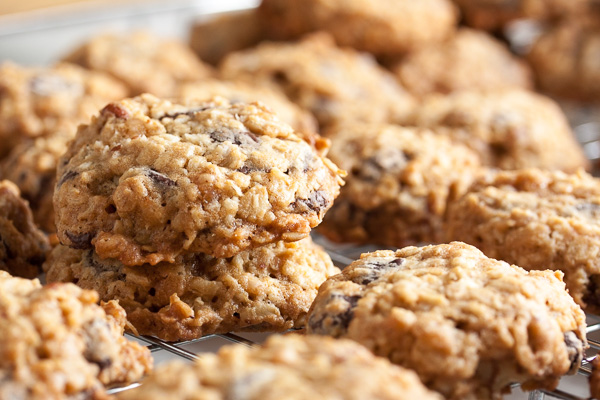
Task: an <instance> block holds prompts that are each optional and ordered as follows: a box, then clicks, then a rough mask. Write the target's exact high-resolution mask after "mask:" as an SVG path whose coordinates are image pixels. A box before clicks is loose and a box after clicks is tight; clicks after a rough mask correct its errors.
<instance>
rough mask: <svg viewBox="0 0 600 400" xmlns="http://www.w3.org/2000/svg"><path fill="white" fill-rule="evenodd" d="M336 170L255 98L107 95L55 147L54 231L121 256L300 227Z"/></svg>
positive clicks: (158, 257)
mask: <svg viewBox="0 0 600 400" xmlns="http://www.w3.org/2000/svg"><path fill="white" fill-rule="evenodd" d="M341 175H342V171H340V170H338V168H337V167H336V166H335V165H333V163H331V161H329V160H328V159H326V158H324V157H321V156H320V155H318V154H317V151H316V150H315V149H314V148H313V147H311V146H310V145H309V144H308V143H306V142H305V141H303V140H302V139H300V137H298V136H297V135H296V134H295V133H294V131H293V129H292V128H290V127H289V125H286V124H284V123H282V122H281V121H280V120H279V119H278V118H277V116H275V115H274V114H273V113H272V112H271V111H270V110H269V109H267V108H266V107H264V106H262V105H261V104H259V103H256V104H245V103H238V104H230V103H229V102H227V101H226V100H224V99H215V101H213V102H198V101H188V102H186V104H175V103H171V102H169V101H166V100H160V99H158V98H156V97H154V96H151V95H143V96H141V97H137V98H134V99H126V100H123V101H121V102H115V103H111V104H109V105H108V106H106V107H105V108H104V109H103V110H102V112H101V113H100V115H98V116H97V117H95V118H94V119H93V120H92V122H91V123H90V124H89V125H87V126H82V127H80V129H79V131H78V133H77V137H76V138H75V140H74V141H73V142H72V143H71V145H70V147H69V150H68V151H67V153H65V155H64V156H63V157H62V158H61V162H60V164H59V168H58V172H57V177H58V182H57V185H56V191H55V194H54V209H55V210H56V225H57V233H58V237H59V239H60V241H61V243H63V244H65V245H68V246H71V247H74V248H92V247H93V248H94V249H95V251H96V253H98V255H99V256H100V257H101V258H117V259H119V260H120V261H121V262H123V263H124V264H125V265H141V264H143V263H150V264H156V263H158V262H160V261H163V260H164V261H167V262H172V261H173V260H174V259H175V257H176V256H177V255H179V254H182V253H185V252H202V253H207V254H210V255H214V256H215V257H231V256H233V255H235V254H237V253H239V252H240V251H243V250H245V249H250V248H254V247H258V246H261V245H265V244H268V243H273V242H276V241H279V240H285V241H295V240H299V239H301V238H303V237H306V236H308V234H309V232H310V229H311V228H312V227H315V226H316V225H317V224H319V223H320V222H321V220H322V218H323V216H324V214H325V212H326V211H327V210H328V209H329V208H330V207H331V204H332V203H333V199H334V198H335V197H336V196H337V195H338V193H339V187H340V184H341Z"/></svg>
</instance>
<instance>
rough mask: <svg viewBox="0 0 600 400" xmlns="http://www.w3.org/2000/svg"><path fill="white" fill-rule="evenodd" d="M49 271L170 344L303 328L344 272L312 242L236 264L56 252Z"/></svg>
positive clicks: (254, 253)
mask: <svg viewBox="0 0 600 400" xmlns="http://www.w3.org/2000/svg"><path fill="white" fill-rule="evenodd" d="M44 269H45V270H46V277H47V280H48V282H73V283H76V284H77V285H79V286H81V287H82V288H85V289H94V290H96V291H98V293H99V294H100V297H101V298H102V299H103V300H105V301H108V300H113V299H114V300H118V301H119V304H120V305H121V306H123V308H125V310H126V311H127V318H128V319H129V321H130V322H131V323H132V324H133V326H134V327H135V328H136V329H137V331H138V332H139V333H140V334H143V335H154V336H158V337H160V338H163V339H165V340H189V339H194V338H198V337H200V336H205V335H209V334H212V333H226V332H230V331H254V332H265V331H267V332H269V331H270V332H273V331H277V332H281V331H285V330H287V329H290V328H301V327H303V326H304V325H305V323H306V313H307V312H308V309H309V308H310V305H311V303H312V301H313V300H314V298H315V296H316V295H317V289H318V288H319V286H320V285H321V283H323V281H325V279H327V278H328V277H330V276H333V275H335V274H337V273H339V272H340V271H339V269H337V268H336V267H334V266H333V264H332V263H331V259H330V258H329V256H328V255H327V253H325V251H323V249H321V248H320V247H318V246H316V245H314V244H313V243H312V241H311V240H310V238H306V239H304V240H301V241H299V242H294V243H285V242H279V243H276V244H272V245H267V246H263V247H260V248H258V249H254V250H250V251H244V252H241V253H239V254H238V255H236V256H234V257H232V258H214V257H210V256H207V255H204V254H188V255H185V256H180V257H178V258H177V259H176V260H175V262H174V263H172V264H169V263H166V262H161V263H158V264H156V265H154V266H151V265H147V264H146V265H141V266H132V267H127V266H124V265H123V264H121V263H119V262H118V261H116V260H111V259H105V260H103V259H101V258H100V257H98V256H97V255H96V254H95V253H94V252H93V251H92V250H76V249H70V248H68V247H65V246H58V247H56V248H55V249H54V250H53V252H52V253H51V255H50V256H49V259H48V262H47V263H46V264H45V266H44Z"/></svg>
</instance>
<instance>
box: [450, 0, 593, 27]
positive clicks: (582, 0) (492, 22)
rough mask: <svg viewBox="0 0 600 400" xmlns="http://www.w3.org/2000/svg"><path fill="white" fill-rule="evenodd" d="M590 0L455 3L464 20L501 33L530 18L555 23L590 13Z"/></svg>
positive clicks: (470, 0)
mask: <svg viewBox="0 0 600 400" xmlns="http://www.w3.org/2000/svg"><path fill="white" fill-rule="evenodd" d="M589 1H590V0H454V2H455V3H456V4H457V5H458V6H459V7H460V10H461V13H462V16H463V19H464V21H465V22H466V23H467V24H468V25H470V26H472V27H474V28H478V29H485V30H489V31H500V30H501V29H502V28H503V27H505V26H506V25H507V24H508V23H510V22H512V21H515V20H517V19H523V18H529V19H537V20H551V19H556V18H562V17H564V16H565V15H571V14H580V13H583V12H585V11H586V9H587V8H588V3H589Z"/></svg>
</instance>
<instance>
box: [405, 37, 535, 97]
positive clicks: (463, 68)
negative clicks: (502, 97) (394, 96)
mask: <svg viewBox="0 0 600 400" xmlns="http://www.w3.org/2000/svg"><path fill="white" fill-rule="evenodd" d="M393 70H394V72H395V74H396V76H397V77H398V79H399V80H400V82H401V83H402V84H403V85H404V87H405V88H406V89H407V90H408V91H409V92H411V93H412V94H413V95H415V96H417V97H423V96H425V95H428V94H432V93H443V94H446V93H451V92H454V91H458V90H493V89H501V88H506V87H520V88H524V89H529V88H531V87H532V86H533V81H532V77H531V71H530V70H529V67H528V66H527V65H526V64H525V63H524V62H523V61H521V60H519V59H518V58H517V57H515V56H514V55H512V54H511V53H510V50H509V49H508V47H507V46H506V45H505V44H504V43H502V42H500V41H499V40H497V39H495V38H494V37H493V36H490V35H488V34H487V33H485V32H479V31H476V30H473V29H468V28H462V29H460V30H459V31H458V32H457V33H456V35H454V36H453V37H451V38H450V39H448V40H446V41H444V42H441V43H435V44H433V45H430V46H423V47H421V48H419V49H418V50H416V51H414V52H412V53H410V54H408V55H407V56H406V57H405V58H403V59H402V61H401V62H400V63H398V65H396V66H394V67H393Z"/></svg>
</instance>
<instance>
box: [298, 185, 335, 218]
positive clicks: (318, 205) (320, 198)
mask: <svg viewBox="0 0 600 400" xmlns="http://www.w3.org/2000/svg"><path fill="white" fill-rule="evenodd" d="M329 203H330V200H329V199H328V198H327V197H325V192H324V191H322V190H317V191H314V192H312V193H311V194H310V196H309V197H308V199H297V200H296V201H294V202H293V203H292V204H290V206H291V207H292V209H293V210H294V211H295V212H298V213H302V212H307V211H308V210H312V211H314V212H317V213H319V212H320V211H321V210H322V209H324V208H326V207H327V206H329Z"/></svg>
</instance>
